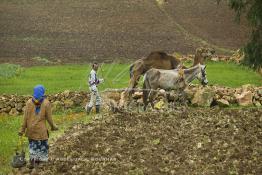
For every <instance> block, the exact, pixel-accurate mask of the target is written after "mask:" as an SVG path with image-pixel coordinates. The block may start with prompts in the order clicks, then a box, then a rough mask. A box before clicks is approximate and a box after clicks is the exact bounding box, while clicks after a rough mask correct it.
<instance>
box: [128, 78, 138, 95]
mask: <svg viewBox="0 0 262 175" xmlns="http://www.w3.org/2000/svg"><path fill="white" fill-rule="evenodd" d="M139 79H140V75H139V76H137V75H133V77H132V78H131V79H130V83H129V95H132V94H133V93H134V88H135V87H136V86H137V84H138V81H139Z"/></svg>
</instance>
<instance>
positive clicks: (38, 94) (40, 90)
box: [32, 85, 45, 114]
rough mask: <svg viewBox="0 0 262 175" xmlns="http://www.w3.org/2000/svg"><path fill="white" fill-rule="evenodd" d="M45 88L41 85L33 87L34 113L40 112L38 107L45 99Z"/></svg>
mask: <svg viewBox="0 0 262 175" xmlns="http://www.w3.org/2000/svg"><path fill="white" fill-rule="evenodd" d="M44 95H45V88H44V86H43V85H37V86H35V87H34V94H33V99H32V101H33V103H34V104H35V113H36V114H38V113H39V112H40V107H41V104H42V102H43V101H44V98H45V96H44Z"/></svg>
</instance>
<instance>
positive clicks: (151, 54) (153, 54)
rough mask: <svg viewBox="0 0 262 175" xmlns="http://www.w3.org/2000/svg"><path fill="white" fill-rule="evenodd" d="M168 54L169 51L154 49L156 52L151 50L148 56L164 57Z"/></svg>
mask: <svg viewBox="0 0 262 175" xmlns="http://www.w3.org/2000/svg"><path fill="white" fill-rule="evenodd" d="M167 56H168V55H167V53H165V52H163V51H154V52H151V53H150V54H149V56H148V57H147V58H152V57H153V58H154V57H158V58H161V59H164V58H166V57H167Z"/></svg>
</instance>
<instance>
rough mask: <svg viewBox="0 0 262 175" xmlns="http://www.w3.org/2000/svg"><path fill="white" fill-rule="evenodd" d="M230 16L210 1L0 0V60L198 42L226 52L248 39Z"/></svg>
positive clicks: (128, 52)
mask: <svg viewBox="0 0 262 175" xmlns="http://www.w3.org/2000/svg"><path fill="white" fill-rule="evenodd" d="M233 16H234V15H233V13H232V12H231V11H229V10H228V7H227V6H226V5H225V4H222V5H221V6H219V7H218V6H217V5H216V4H215V3H211V1H210V0H186V1H185V0H183V1H181V0H174V1H171V0H169V1H166V3H165V4H162V5H160V4H159V3H157V1H156V0H118V1H116V0H107V1H104V0H88V1H87V0H56V1H53V0H45V1H35V0H19V1H18V0H9V1H7V0H1V1H0V31H1V32H0V63H4V62H12V63H20V64H23V65H32V64H38V63H39V60H40V61H41V60H49V61H57V60H60V61H61V62H63V63H87V62H89V61H90V60H97V59H98V60H101V61H102V60H109V61H111V60H112V59H127V58H128V59H137V58H140V57H142V56H146V55H148V54H149V52H151V51H153V50H163V51H167V52H175V51H176V52H181V53H193V52H194V50H195V48H196V47H198V46H201V45H211V46H215V47H216V48H217V49H218V51H219V52H220V53H228V51H230V50H231V49H237V48H238V47H240V46H241V45H243V43H245V42H246V40H247V38H248V35H247V32H248V29H247V27H245V26H246V25H245V24H242V25H237V24H234V22H233Z"/></svg>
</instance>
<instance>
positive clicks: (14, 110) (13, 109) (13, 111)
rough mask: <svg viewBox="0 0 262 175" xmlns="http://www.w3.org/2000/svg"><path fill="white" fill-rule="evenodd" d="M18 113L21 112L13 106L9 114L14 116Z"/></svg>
mask: <svg viewBox="0 0 262 175" xmlns="http://www.w3.org/2000/svg"><path fill="white" fill-rule="evenodd" d="M18 114H19V112H18V111H17V110H16V109H15V108H12V109H11V111H10V112H9V115H13V116H16V115H18Z"/></svg>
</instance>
